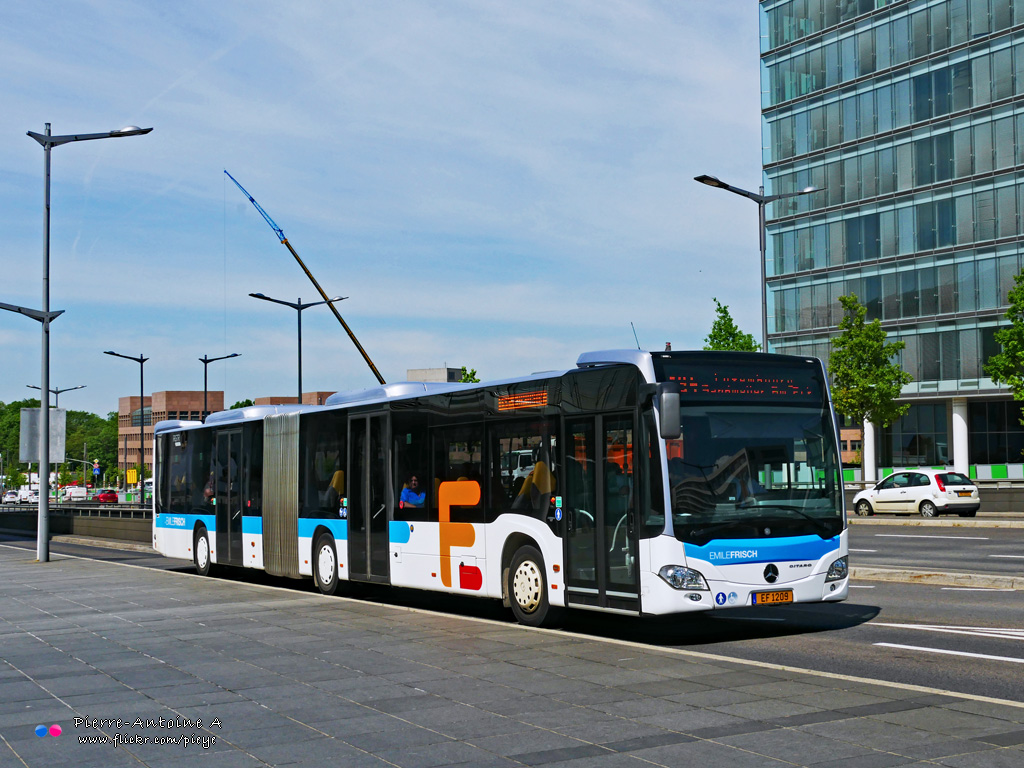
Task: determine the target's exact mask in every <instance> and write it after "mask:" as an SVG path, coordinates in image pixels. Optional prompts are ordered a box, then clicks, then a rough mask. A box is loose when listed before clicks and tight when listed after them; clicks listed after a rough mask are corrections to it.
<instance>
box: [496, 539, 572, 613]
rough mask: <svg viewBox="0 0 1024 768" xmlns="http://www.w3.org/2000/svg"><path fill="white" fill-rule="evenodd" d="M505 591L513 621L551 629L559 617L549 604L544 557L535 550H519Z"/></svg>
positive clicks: (508, 575) (527, 548) (511, 565)
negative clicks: (514, 619)
mask: <svg viewBox="0 0 1024 768" xmlns="http://www.w3.org/2000/svg"><path fill="white" fill-rule="evenodd" d="M505 588H506V590H507V592H508V598H509V602H510V603H511V605H512V614H513V615H514V616H515V617H516V621H518V622H519V623H520V624H525V625H526V626H528V627H544V626H551V625H552V624H554V623H556V622H557V621H558V620H559V618H561V613H562V611H561V609H559V608H552V607H551V605H550V604H549V603H548V585H547V579H546V578H545V577H544V558H543V557H542V556H541V554H540V552H538V551H537V548H536V547H531V546H526V547H520V548H519V549H518V550H517V551H516V553H515V555H514V556H513V557H512V562H511V563H510V564H509V569H508V571H507V576H506V584H505Z"/></svg>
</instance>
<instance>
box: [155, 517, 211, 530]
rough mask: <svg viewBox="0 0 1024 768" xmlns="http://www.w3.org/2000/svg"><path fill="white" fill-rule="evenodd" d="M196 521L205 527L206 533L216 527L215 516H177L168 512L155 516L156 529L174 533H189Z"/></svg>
mask: <svg viewBox="0 0 1024 768" xmlns="http://www.w3.org/2000/svg"><path fill="white" fill-rule="evenodd" d="M196 521H199V522H201V523H202V524H203V525H205V526H206V530H208V531H212V530H215V529H216V527H217V524H216V521H217V518H216V516H215V515H192V514H189V515H178V514H173V513H169V512H163V513H161V514H159V515H157V516H156V527H157V528H169V529H171V530H175V531H191V530H192V529H193V528H195V527H196Z"/></svg>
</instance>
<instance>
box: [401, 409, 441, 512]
mask: <svg viewBox="0 0 1024 768" xmlns="http://www.w3.org/2000/svg"><path fill="white" fill-rule="evenodd" d="M391 434H392V440H393V442H394V451H393V456H394V461H393V467H394V473H395V476H394V478H393V479H392V482H393V488H394V500H395V501H394V504H395V508H394V511H393V516H392V519H393V520H405V521H407V522H421V521H430V520H434V521H436V520H437V503H436V494H435V492H434V479H433V476H432V475H431V469H430V452H429V450H428V446H429V445H430V443H429V440H428V432H427V419H426V416H425V415H422V414H420V415H416V414H411V413H404V412H402V411H396V412H394V413H393V414H392V416H391ZM413 475H415V476H416V479H417V481H418V485H419V488H418V493H417V494H416V495H417V496H418V494H419V493H422V494H423V504H422V506H415V505H413V504H410V503H403V501H402V493H403V491H406V490H407V489H408V486H409V480H410V478H411V477H412V476H413ZM406 498H407V499H408V498H410V494H406Z"/></svg>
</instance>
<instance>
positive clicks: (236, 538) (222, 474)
mask: <svg viewBox="0 0 1024 768" xmlns="http://www.w3.org/2000/svg"><path fill="white" fill-rule="evenodd" d="M214 456H215V464H214V469H213V472H214V483H215V485H214V493H215V499H216V502H215V506H216V510H217V513H216V514H217V562H218V563H221V564H222V565H241V564H242V483H241V476H240V474H239V473H240V470H241V467H242V431H241V430H240V429H237V430H231V431H230V432H226V431H224V432H218V433H217V453H216V454H215V455H214Z"/></svg>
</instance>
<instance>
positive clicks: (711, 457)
mask: <svg viewBox="0 0 1024 768" xmlns="http://www.w3.org/2000/svg"><path fill="white" fill-rule="evenodd" d="M654 364H655V370H656V372H657V375H658V380H659V381H670V382H674V383H678V385H679V394H680V425H681V435H680V437H679V439H677V440H668V441H666V451H667V458H668V473H669V487H670V497H671V502H672V522H673V529H674V531H675V536H676V538H678V539H680V540H682V541H684V542H690V543H694V544H698V545H701V544H704V543H706V542H708V541H710V540H711V539H715V538H748V537H753V538H763V537H776V536H801V535H811V534H814V535H818V536H821V537H822V538H831V537H832V536H835V535H836V534H838V533H839V532H840V531H841V530H842V528H843V512H842V510H843V505H842V481H841V477H840V464H839V454H838V451H837V446H836V438H835V426H834V422H833V420H832V413H831V408H830V406H829V403H828V397H827V390H826V387H825V382H824V376H823V372H822V370H821V365H820V363H818V361H816V360H808V359H804V358H795V357H781V356H769V355H744V354H738V353H721V352H717V353H716V352H703V353H699V352H698V353H667V354H664V355H660V354H658V355H655V356H654Z"/></svg>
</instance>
